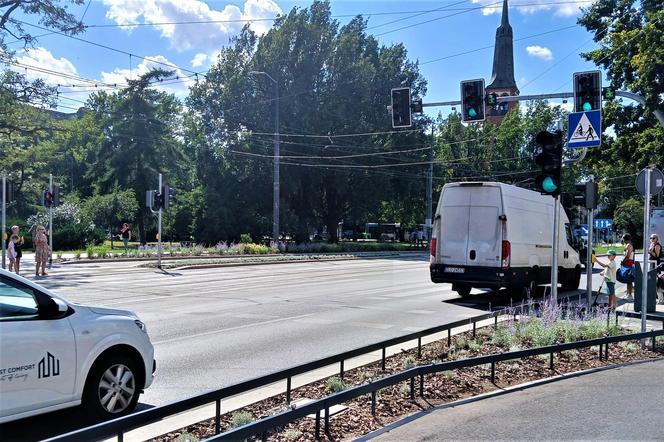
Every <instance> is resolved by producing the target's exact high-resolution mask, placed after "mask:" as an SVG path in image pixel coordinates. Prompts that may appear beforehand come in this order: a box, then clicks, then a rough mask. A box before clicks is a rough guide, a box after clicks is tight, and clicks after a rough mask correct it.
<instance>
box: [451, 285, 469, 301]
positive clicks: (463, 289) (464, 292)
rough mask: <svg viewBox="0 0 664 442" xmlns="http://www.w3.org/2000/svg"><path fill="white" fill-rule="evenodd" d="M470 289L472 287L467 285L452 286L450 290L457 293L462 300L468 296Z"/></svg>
mask: <svg viewBox="0 0 664 442" xmlns="http://www.w3.org/2000/svg"><path fill="white" fill-rule="evenodd" d="M471 289H472V287H471V286H469V285H461V284H452V290H454V291H455V292H457V293H458V294H459V296H461V297H462V298H467V297H468V296H470V290H471Z"/></svg>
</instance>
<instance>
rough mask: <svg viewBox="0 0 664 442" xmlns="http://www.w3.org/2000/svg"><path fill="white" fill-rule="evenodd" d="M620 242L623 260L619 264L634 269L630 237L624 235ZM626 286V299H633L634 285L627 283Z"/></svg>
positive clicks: (632, 245) (632, 246) (632, 247)
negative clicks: (622, 246) (622, 249)
mask: <svg viewBox="0 0 664 442" xmlns="http://www.w3.org/2000/svg"><path fill="white" fill-rule="evenodd" d="M622 242H623V244H625V249H624V251H623V252H624V256H623V260H622V262H621V263H620V265H621V266H624V267H630V268H632V267H634V244H632V235H630V234H629V233H625V234H624V235H623V236H622ZM626 284H627V299H634V295H633V293H634V283H633V282H628V283H626Z"/></svg>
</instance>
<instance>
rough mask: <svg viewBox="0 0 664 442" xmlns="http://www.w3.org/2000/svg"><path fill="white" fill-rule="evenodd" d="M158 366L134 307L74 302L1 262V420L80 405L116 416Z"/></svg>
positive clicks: (132, 402) (131, 403)
mask: <svg viewBox="0 0 664 442" xmlns="http://www.w3.org/2000/svg"><path fill="white" fill-rule="evenodd" d="M154 370H155V361H154V348H153V346H152V343H151V342H150V338H149V337H148V333H147V330H146V327H145V324H143V323H142V322H141V321H140V320H139V319H138V317H137V316H136V315H135V314H134V313H132V312H129V311H126V310H116V309H111V308H105V307H93V306H84V305H80V304H75V303H71V302H68V301H66V300H65V299H63V298H61V297H59V296H57V295H55V294H54V293H51V292H50V291H48V290H46V289H44V288H43V287H40V286H39V285H37V284H35V283H33V282H31V281H29V280H27V279H25V278H22V277H20V276H16V275H14V274H12V273H9V272H7V271H5V270H2V269H0V423H4V422H9V421H12V420H16V419H22V418H25V417H29V416H34V415H37V414H41V413H47V412H50V411H54V410H59V409H61V408H67V407H72V406H76V405H79V404H83V410H84V411H85V412H86V413H88V414H90V415H93V416H96V417H102V418H111V417H118V416H120V415H123V414H126V413H129V412H130V411H132V410H133V409H134V407H135V406H136V403H137V402H138V396H139V395H140V393H141V392H142V390H143V389H144V388H147V387H149V386H150V384H151V383H152V379H153V375H154Z"/></svg>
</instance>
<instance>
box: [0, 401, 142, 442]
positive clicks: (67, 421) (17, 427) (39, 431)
mask: <svg viewBox="0 0 664 442" xmlns="http://www.w3.org/2000/svg"><path fill="white" fill-rule="evenodd" d="M149 408H153V405H148V404H141V403H139V404H138V405H137V406H136V411H142V410H147V409H149ZM99 422H101V421H100V420H98V419H97V420H95V419H92V418H90V417H87V416H86V413H85V411H84V410H83V409H82V407H80V406H79V407H73V408H67V409H65V410H58V411H54V412H52V413H46V414H42V415H39V416H34V417H28V418H25V419H20V420H17V421H13V422H8V423H6V424H2V425H0V440H2V441H3V442H33V441H39V440H43V439H48V438H50V437H54V436H58V435H60V434H65V433H69V432H71V431H74V430H78V429H81V428H85V427H89V426H90V425H94V424H97V423H99Z"/></svg>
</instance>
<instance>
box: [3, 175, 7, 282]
mask: <svg viewBox="0 0 664 442" xmlns="http://www.w3.org/2000/svg"><path fill="white" fill-rule="evenodd" d="M6 233H7V177H6V176H4V175H3V176H2V268H3V269H6V268H7V267H5V266H6V259H7V258H6V256H7V240H6V239H5V234H6Z"/></svg>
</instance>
